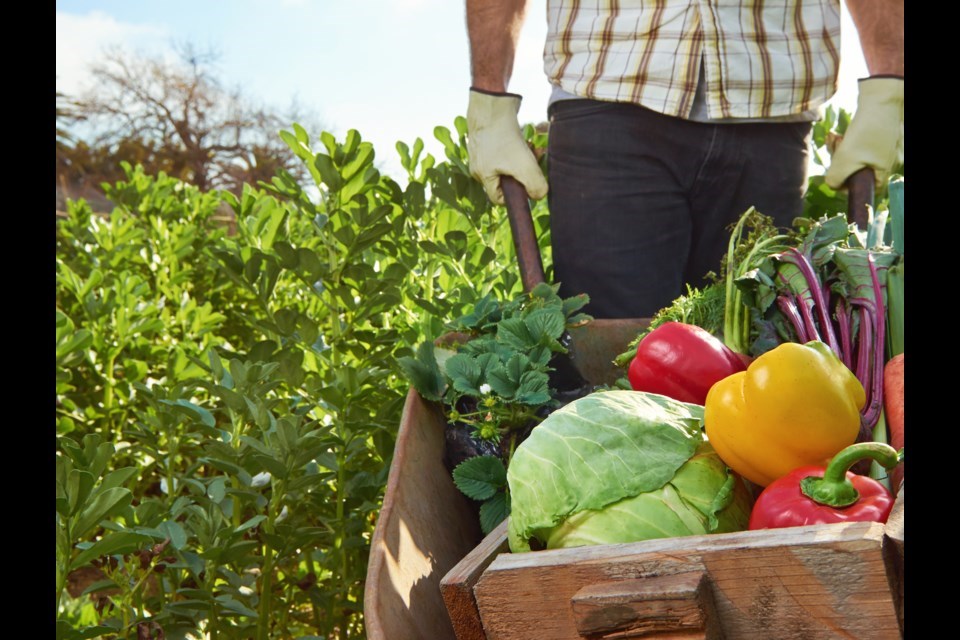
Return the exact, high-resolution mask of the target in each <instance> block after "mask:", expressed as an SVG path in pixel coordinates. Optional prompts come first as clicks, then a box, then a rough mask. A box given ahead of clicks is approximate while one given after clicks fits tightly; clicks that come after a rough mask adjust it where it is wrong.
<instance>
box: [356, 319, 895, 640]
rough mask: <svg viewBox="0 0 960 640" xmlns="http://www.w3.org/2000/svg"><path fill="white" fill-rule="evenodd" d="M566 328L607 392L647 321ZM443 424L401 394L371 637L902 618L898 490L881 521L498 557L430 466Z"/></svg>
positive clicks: (680, 633)
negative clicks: (617, 360) (618, 361)
mask: <svg viewBox="0 0 960 640" xmlns="http://www.w3.org/2000/svg"><path fill="white" fill-rule="evenodd" d="M647 322H648V321H647V320H644V319H631V320H620V321H614V320H602V321H601V320H598V321H595V322H594V323H591V325H588V326H587V327H584V328H582V329H579V330H574V331H572V332H571V333H572V334H573V338H574V344H573V349H572V350H573V352H574V360H575V361H576V362H578V365H579V366H580V367H581V370H582V371H583V372H584V375H586V377H587V378H588V379H589V380H591V381H593V382H595V383H599V382H610V381H612V379H613V378H615V377H616V376H617V375H619V374H620V372H618V371H616V370H615V369H614V368H613V367H612V365H611V360H612V359H613V357H614V356H616V355H617V354H619V353H620V352H622V351H623V350H624V349H625V347H626V344H627V343H628V342H629V341H630V340H631V339H632V338H633V337H635V336H636V335H637V333H638V332H639V331H640V330H641V329H642V328H643V327H644V326H646V324H647ZM445 429H446V423H445V420H444V417H443V415H442V413H441V411H439V409H438V407H436V406H435V405H433V404H431V403H427V402H424V401H423V399H422V398H420V397H419V395H418V394H417V393H416V392H415V391H413V390H411V391H410V393H409V394H408V397H407V401H406V405H405V407H404V413H403V418H402V421H401V425H400V429H399V432H398V437H397V444H396V448H395V452H394V459H393V463H392V465H391V468H390V475H389V478H388V482H387V488H386V492H385V494H384V503H383V508H382V509H381V512H380V514H379V517H378V520H377V526H376V529H375V531H374V535H373V539H372V541H371V550H370V558H369V564H368V570H367V582H366V588H365V593H364V619H365V625H366V630H367V637H368V638H370V640H417V639H422V640H454V639H457V640H480V639H485V638H490V639H493V638H497V639H501V638H523V639H525V640H533V639H537V638H544V639H549V640H562V639H563V638H611V639H612V638H631V637H643V636H644V635H649V634H651V633H656V634H657V635H656V636H655V637H656V638H657V639H658V640H667V639H670V638H728V639H731V638H760V639H762V640H766V639H775V638H789V639H793V638H796V639H798V640H799V639H800V638H804V639H806V638H870V639H871V640H872V639H874V638H881V639H882V638H893V637H900V636H901V635H902V631H901V630H902V624H903V592H902V580H901V576H902V566H903V524H902V517H903V497H902V496H903V494H902V491H901V493H900V498H899V500H898V504H897V507H896V508H895V510H894V515H893V516H892V517H891V519H890V521H889V522H888V523H887V525H886V527H884V526H883V525H879V524H852V525H818V526H814V527H798V528H795V529H792V530H789V531H788V530H778V531H753V532H741V533H733V534H716V535H710V536H691V537H686V538H671V539H664V540H650V541H646V542H640V543H633V544H628V545H604V546H597V547H582V548H579V549H561V550H554V551H537V552H531V553H524V554H511V553H509V550H508V548H507V543H506V525H505V523H504V524H502V525H501V526H500V527H499V528H498V529H497V530H495V531H493V532H492V533H491V534H490V535H489V536H487V537H486V538H484V537H482V536H481V534H480V531H479V526H478V520H477V516H476V511H475V509H474V508H473V506H472V505H471V503H470V501H469V500H467V498H465V497H464V496H463V495H462V494H461V493H460V492H459V490H457V488H456V487H455V486H454V484H453V481H452V479H451V478H450V474H449V472H448V471H447V469H446V468H445V467H444V465H443V462H442V458H443V447H444V431H445Z"/></svg>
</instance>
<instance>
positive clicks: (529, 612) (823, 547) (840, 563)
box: [474, 523, 900, 640]
mask: <svg viewBox="0 0 960 640" xmlns="http://www.w3.org/2000/svg"><path fill="white" fill-rule="evenodd" d="M883 531H884V527H883V525H881V524H879V523H850V524H835V525H816V526H808V527H793V528H790V529H776V530H764V531H747V532H740V533H730V534H715V535H709V536H691V537H688V538H671V539H664V540H649V541H645V542H638V543H633V544H622V545H601V546H595V547H580V548H575V549H558V550H551V551H536V552H530V553H517V554H509V553H504V554H500V555H498V556H497V557H496V558H495V559H494V560H493V562H491V563H490V566H489V567H488V568H487V569H486V571H485V572H484V573H483V575H482V577H481V578H480V580H479V581H478V583H477V586H476V587H475V589H474V592H475V595H476V598H477V603H478V607H479V610H480V617H481V619H482V621H483V625H484V629H485V630H486V633H487V637H488V638H491V639H492V640H493V639H496V640H502V639H510V638H516V639H521V638H522V639H524V640H536V639H539V638H543V639H545V640H546V639H550V640H563V639H565V638H571V639H572V638H580V637H582V636H580V634H579V633H578V631H577V627H576V620H575V617H574V612H573V607H572V606H571V601H572V598H573V597H574V595H575V594H576V593H577V592H578V591H579V590H580V589H582V588H584V587H586V586H588V585H591V584H600V583H609V582H612V581H616V580H641V579H644V578H648V577H658V576H664V575H670V574H681V573H690V572H705V573H706V574H707V575H708V576H709V578H710V581H711V584H712V587H713V596H714V603H715V606H716V611H717V616H718V619H719V620H720V621H721V622H720V624H721V629H722V633H723V634H724V636H725V637H727V638H764V639H768V638H769V639H775V638H784V639H788V640H792V639H796V640H800V639H801V638H802V639H804V640H812V639H821V638H822V639H827V638H831V639H832V638H864V639H870V640H884V639H887V638H891V639H892V638H899V637H900V628H899V624H898V621H897V615H896V611H895V605H894V602H893V597H892V594H891V592H890V587H889V583H888V571H889V567H888V566H887V562H886V560H885V555H886V554H884V553H883V549H882V547H883V544H882V543H883V536H884V533H883Z"/></svg>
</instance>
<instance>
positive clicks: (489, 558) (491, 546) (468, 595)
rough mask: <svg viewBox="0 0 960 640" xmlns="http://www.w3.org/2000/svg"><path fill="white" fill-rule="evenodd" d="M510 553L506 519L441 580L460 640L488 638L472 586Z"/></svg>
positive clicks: (442, 589) (442, 591)
mask: <svg viewBox="0 0 960 640" xmlns="http://www.w3.org/2000/svg"><path fill="white" fill-rule="evenodd" d="M509 551H510V548H509V545H508V544H507V521H506V520H504V521H503V522H501V523H500V524H499V525H498V526H497V527H496V528H495V529H494V530H493V531H491V532H490V534H489V535H487V537H486V538H484V539H483V542H481V543H480V544H479V545H477V547H476V548H474V550H473V551H471V552H470V553H468V554H467V555H466V556H465V557H464V558H463V560H461V561H460V562H459V563H457V564H456V566H454V567H453V569H451V570H450V571H449V572H448V573H447V575H445V576H444V577H443V579H442V580H440V593H441V594H442V595H443V601H444V602H445V603H446V605H447V612H448V613H449V614H450V621H451V622H452V623H453V630H454V632H455V633H456V634H457V640H485V638H486V637H487V636H486V634H485V633H484V631H483V623H482V622H481V620H480V612H479V611H478V610H477V602H476V599H475V598H474V595H473V587H474V586H475V585H476V584H477V581H478V580H479V579H480V576H481V575H482V574H483V571H484V570H485V569H486V568H487V567H488V566H489V565H490V563H491V562H493V559H494V558H495V557H497V556H498V555H499V554H501V553H508V552H509Z"/></svg>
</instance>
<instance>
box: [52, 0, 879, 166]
mask: <svg viewBox="0 0 960 640" xmlns="http://www.w3.org/2000/svg"><path fill="white" fill-rule="evenodd" d="M545 4H546V0H530V2H529V9H528V16H527V21H526V23H525V26H524V30H523V32H522V34H521V40H520V45H519V48H518V52H517V63H516V66H515V69H514V74H513V79H512V80H511V84H510V90H511V91H513V92H516V93H520V94H521V95H523V96H524V100H523V105H522V107H521V111H520V119H521V122H539V121H541V120H544V119H545V114H546V104H547V98H548V95H549V88H548V86H547V83H546V80H545V79H544V77H543V71H542V66H541V50H542V46H543V38H544V34H545V33H546V28H545V19H544V15H545ZM56 19H57V46H56V63H57V89H58V90H60V91H64V92H66V93H68V94H71V95H76V94H77V93H79V92H80V91H81V90H82V89H83V88H85V87H87V86H89V79H88V78H89V76H88V74H87V69H88V67H89V64H90V63H92V62H94V61H95V60H96V59H97V57H98V56H100V55H102V52H103V50H104V48H105V47H107V46H116V45H119V46H121V47H124V48H126V49H128V50H130V51H135V52H141V53H151V54H163V53H169V52H170V51H171V50H172V46H171V45H172V43H174V42H186V41H189V42H191V43H193V44H194V45H196V46H198V47H200V48H201V49H203V48H212V49H215V50H216V51H218V52H219V54H220V57H219V60H218V63H217V71H218V76H219V78H220V79H221V81H222V82H223V83H224V84H225V85H227V86H230V87H234V86H239V87H241V89H242V90H243V92H244V93H245V94H246V95H247V96H249V97H251V98H253V99H254V100H256V101H258V102H262V103H265V104H267V105H272V106H274V107H277V108H278V109H284V108H286V107H288V106H289V105H290V104H291V103H292V102H294V101H295V102H296V103H297V104H299V105H301V106H302V107H303V108H305V109H308V110H310V111H312V112H313V113H315V114H316V115H317V117H318V119H319V120H320V122H321V124H322V125H323V128H324V129H326V130H328V131H330V132H331V133H334V134H335V135H336V136H337V137H338V138H340V139H342V137H343V135H344V134H345V133H346V131H347V130H348V129H356V130H357V131H359V132H360V134H361V136H362V137H363V138H364V139H365V140H369V141H371V142H372V143H373V144H374V149H375V150H376V152H377V161H378V164H379V165H380V166H381V168H382V169H383V170H384V171H387V172H388V173H391V174H394V175H395V176H398V175H399V163H398V162H397V153H396V151H395V144H396V142H397V141H398V140H400V141H404V142H406V143H408V144H412V143H413V141H414V140H415V139H416V138H418V137H419V138H421V139H423V141H424V143H426V147H427V150H428V151H429V152H431V153H433V154H434V155H435V156H437V157H438V158H439V157H442V151H441V147H440V145H439V143H438V142H436V141H435V139H434V137H433V129H434V127H435V126H437V125H444V126H447V127H449V128H452V127H453V120H454V118H455V117H456V116H457V115H463V114H464V113H465V112H466V105H467V92H468V87H469V86H470V71H469V58H468V47H467V37H466V26H465V23H464V3H463V1H462V0H359V1H350V0H339V1H338V0H225V1H216V0H189V1H188V0H137V1H133V2H131V1H130V0H57V3H56ZM844 19H845V22H844V24H843V27H844V36H845V37H844V40H843V51H842V55H843V64H842V66H841V79H840V84H841V88H840V92H839V93H838V95H837V97H836V98H835V99H834V102H835V103H836V104H838V105H839V106H843V107H844V108H846V109H849V110H853V109H854V108H855V106H856V78H857V77H861V76H863V75H865V73H866V72H865V66H864V64H863V57H862V55H861V53H860V50H859V45H858V43H857V39H856V37H855V35H853V34H854V33H855V32H854V31H853V29H852V26H851V25H850V23H849V20H848V19H847V17H846V15H845V16H844ZM848 34H849V35H848ZM310 133H311V134H313V135H315V136H316V135H319V133H320V132H319V131H317V132H313V131H311V132H310Z"/></svg>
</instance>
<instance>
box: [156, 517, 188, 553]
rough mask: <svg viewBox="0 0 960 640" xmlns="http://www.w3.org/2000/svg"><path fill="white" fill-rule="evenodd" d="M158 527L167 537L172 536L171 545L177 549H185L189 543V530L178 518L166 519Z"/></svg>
mask: <svg viewBox="0 0 960 640" xmlns="http://www.w3.org/2000/svg"><path fill="white" fill-rule="evenodd" d="M157 529H158V530H159V531H160V532H161V533H162V534H163V535H164V536H166V537H167V538H170V545H171V546H172V547H173V548H174V549H177V550H178V551H179V550H180V549H183V548H184V547H185V546H186V545H187V532H186V531H184V530H183V527H182V526H181V525H180V523H179V522H177V521H176V520H165V521H164V522H161V523H160V526H159V527H157Z"/></svg>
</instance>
